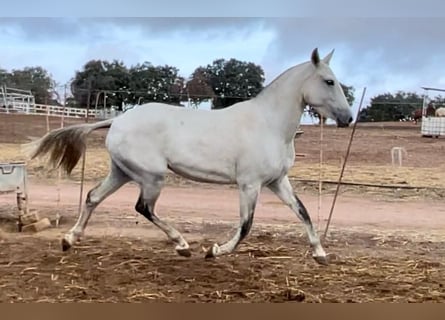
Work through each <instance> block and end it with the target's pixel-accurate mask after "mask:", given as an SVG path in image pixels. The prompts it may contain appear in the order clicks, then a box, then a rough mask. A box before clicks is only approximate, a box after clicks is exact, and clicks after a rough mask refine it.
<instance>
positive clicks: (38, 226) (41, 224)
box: [22, 218, 51, 232]
mask: <svg viewBox="0 0 445 320" xmlns="http://www.w3.org/2000/svg"><path fill="white" fill-rule="evenodd" d="M50 227H51V221H49V219H48V218H44V219H42V220H40V221H38V222H34V223H31V224H28V225H26V226H24V227H23V229H22V231H23V232H39V231H42V230H45V229H48V228H50Z"/></svg>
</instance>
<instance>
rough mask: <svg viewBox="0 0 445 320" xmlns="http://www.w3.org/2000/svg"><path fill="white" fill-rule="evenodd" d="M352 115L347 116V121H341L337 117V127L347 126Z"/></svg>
mask: <svg viewBox="0 0 445 320" xmlns="http://www.w3.org/2000/svg"><path fill="white" fill-rule="evenodd" d="M352 120H353V119H352V117H349V119H348V121H347V122H343V121H341V120H340V119H337V127H339V128H346V127H349V124H350V123H351V122H352Z"/></svg>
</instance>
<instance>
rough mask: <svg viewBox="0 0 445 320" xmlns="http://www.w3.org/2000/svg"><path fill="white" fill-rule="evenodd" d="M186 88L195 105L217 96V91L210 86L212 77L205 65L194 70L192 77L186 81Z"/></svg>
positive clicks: (188, 96)
mask: <svg viewBox="0 0 445 320" xmlns="http://www.w3.org/2000/svg"><path fill="white" fill-rule="evenodd" d="M185 90H186V92H187V98H188V99H190V101H191V102H192V104H194V105H195V106H197V105H199V104H200V103H201V102H203V101H206V100H210V99H212V100H213V99H214V98H215V93H214V92H213V89H212V87H211V86H210V79H209V77H208V75H207V73H206V70H205V68H203V67H199V68H197V69H196V70H195V71H194V72H193V74H192V76H191V79H190V80H189V81H187V83H186V88H185Z"/></svg>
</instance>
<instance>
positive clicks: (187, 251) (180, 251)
mask: <svg viewBox="0 0 445 320" xmlns="http://www.w3.org/2000/svg"><path fill="white" fill-rule="evenodd" d="M176 252H177V253H178V254H179V255H180V256H182V257H186V258H190V257H191V256H192V253H191V252H190V249H189V248H186V249H176Z"/></svg>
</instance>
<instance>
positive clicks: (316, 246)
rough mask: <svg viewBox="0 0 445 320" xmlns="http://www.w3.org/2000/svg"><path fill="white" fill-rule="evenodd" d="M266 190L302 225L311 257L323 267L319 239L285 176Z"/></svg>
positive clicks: (324, 263)
mask: <svg viewBox="0 0 445 320" xmlns="http://www.w3.org/2000/svg"><path fill="white" fill-rule="evenodd" d="M268 188H269V189H270V190H272V192H274V193H275V194H276V195H277V196H278V197H279V198H280V199H281V200H282V201H283V202H284V203H285V204H286V205H287V206H289V207H290V208H291V209H292V211H294V213H295V214H296V215H297V217H298V218H299V219H300V220H301V221H302V222H303V223H304V226H305V228H306V232H307V235H308V237H309V242H310V244H311V246H312V249H313V250H314V253H313V255H312V257H313V258H314V259H315V261H317V262H318V263H319V264H323V265H326V264H328V263H327V259H326V253H325V251H324V249H323V247H322V246H321V243H320V238H319V237H318V235H317V232H316V231H315V229H314V226H313V225H312V221H311V218H310V216H309V214H308V212H307V210H306V208H305V207H304V205H303V203H302V202H301V200H300V199H298V197H297V196H296V195H295V194H294V191H293V189H292V185H291V184H290V182H289V178H288V177H287V175H286V176H284V177H283V178H281V179H279V180H277V181H275V182H273V183H271V184H270V185H268Z"/></svg>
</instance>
